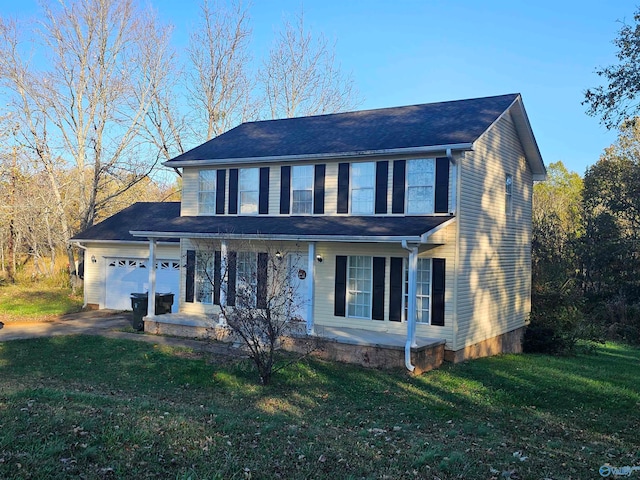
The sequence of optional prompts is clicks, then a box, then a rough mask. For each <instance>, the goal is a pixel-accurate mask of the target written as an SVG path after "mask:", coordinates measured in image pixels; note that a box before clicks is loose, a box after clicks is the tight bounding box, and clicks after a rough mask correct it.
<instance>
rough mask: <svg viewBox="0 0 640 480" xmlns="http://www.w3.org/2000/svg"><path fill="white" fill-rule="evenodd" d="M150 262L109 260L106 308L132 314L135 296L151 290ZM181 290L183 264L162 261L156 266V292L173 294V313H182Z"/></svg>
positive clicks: (144, 259) (145, 260)
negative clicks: (179, 307)
mask: <svg viewBox="0 0 640 480" xmlns="http://www.w3.org/2000/svg"><path fill="white" fill-rule="evenodd" d="M148 262H149V260H148V258H121V257H114V258H105V268H106V272H105V279H106V280H105V300H104V307H105V308H112V309H115V310H131V298H130V297H131V294H132V293H134V292H140V293H145V292H147V291H148V290H149V268H148ZM179 289H180V262H179V261H178V260H158V261H157V262H156V292H157V293H173V294H174V295H175V300H174V302H173V307H172V309H171V311H172V312H177V311H178V293H179V291H180V290H179Z"/></svg>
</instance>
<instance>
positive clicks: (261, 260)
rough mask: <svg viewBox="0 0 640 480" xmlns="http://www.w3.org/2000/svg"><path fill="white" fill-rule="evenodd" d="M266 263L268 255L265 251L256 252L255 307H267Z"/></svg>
mask: <svg viewBox="0 0 640 480" xmlns="http://www.w3.org/2000/svg"><path fill="white" fill-rule="evenodd" d="M267 264H268V255H267V254H266V253H258V271H257V277H258V278H257V280H258V291H257V292H256V293H257V294H256V308H267Z"/></svg>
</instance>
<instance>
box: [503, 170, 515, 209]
mask: <svg viewBox="0 0 640 480" xmlns="http://www.w3.org/2000/svg"><path fill="white" fill-rule="evenodd" d="M504 213H506V214H507V215H511V214H512V213H513V177H512V176H511V175H507V177H506V179H505V182H504Z"/></svg>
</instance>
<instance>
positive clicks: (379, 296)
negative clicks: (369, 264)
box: [371, 257, 387, 320]
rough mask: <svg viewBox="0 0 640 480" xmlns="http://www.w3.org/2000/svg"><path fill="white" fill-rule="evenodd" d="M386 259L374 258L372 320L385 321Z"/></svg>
mask: <svg viewBox="0 0 640 480" xmlns="http://www.w3.org/2000/svg"><path fill="white" fill-rule="evenodd" d="M386 260H387V259H386V258H384V257H373V302H371V318H372V319H374V320H384V275H385V267H386Z"/></svg>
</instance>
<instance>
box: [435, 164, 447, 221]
mask: <svg viewBox="0 0 640 480" xmlns="http://www.w3.org/2000/svg"><path fill="white" fill-rule="evenodd" d="M448 211H449V159H448V158H446V157H444V158H436V198H435V212H436V213H447V212H448Z"/></svg>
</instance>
